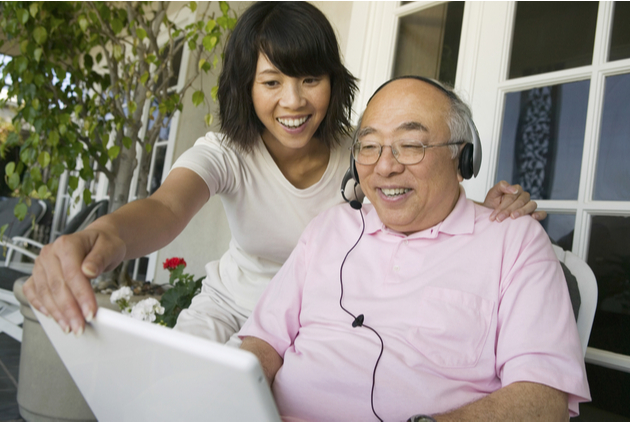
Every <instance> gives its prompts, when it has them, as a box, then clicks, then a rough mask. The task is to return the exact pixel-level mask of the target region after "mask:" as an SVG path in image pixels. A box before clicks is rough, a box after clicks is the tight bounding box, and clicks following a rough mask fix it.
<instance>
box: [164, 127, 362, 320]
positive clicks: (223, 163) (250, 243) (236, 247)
mask: <svg viewBox="0 0 630 422" xmlns="http://www.w3.org/2000/svg"><path fill="white" fill-rule="evenodd" d="M221 137H222V135H220V134H217V133H211V132H210V133H207V134H206V136H204V137H202V138H200V139H198V140H197V142H196V143H195V145H194V146H193V147H192V148H190V149H189V150H188V151H186V152H185V153H184V154H182V155H181V156H180V157H179V158H178V160H177V161H176V163H175V164H174V166H173V168H178V167H184V168H187V169H190V170H192V171H194V172H195V173H197V174H198V175H199V176H201V178H202V179H203V180H204V181H205V182H206V184H207V185H208V190H209V191H210V195H219V197H220V198H221V201H222V202H223V206H224V208H225V212H226V214H227V219H228V222H229V225H230V230H231V232H232V239H231V241H230V245H229V248H228V250H227V252H226V253H225V254H224V255H223V256H222V257H221V259H220V260H219V262H218V264H217V263H216V262H215V263H209V264H208V265H209V266H214V265H218V266H219V268H218V271H216V269H213V270H212V271H210V268H209V267H208V265H207V266H206V268H207V270H208V271H207V273H208V277H213V278H216V277H219V278H220V280H206V281H207V282H209V283H210V284H216V283H221V284H222V285H223V286H224V287H225V290H226V291H227V292H229V293H230V295H231V296H232V299H233V301H234V303H236V304H237V305H239V306H240V307H242V308H244V309H247V310H249V312H250V313H251V311H252V310H253V308H254V306H255V305H256V302H257V301H258V299H259V298H260V295H261V294H262V292H263V290H264V289H265V287H266V286H267V284H268V283H269V281H270V280H271V278H272V277H273V276H274V275H275V274H276V272H278V270H279V269H280V267H281V266H282V264H283V263H284V261H285V260H286V259H287V258H288V257H289V254H290V253H291V251H292V250H293V248H294V247H295V245H296V244H297V242H298V239H299V237H300V235H301V234H302V231H303V230H304V228H305V227H306V225H307V224H308V223H309V222H310V221H311V220H312V219H313V217H315V216H316V215H317V214H319V213H320V212H321V211H323V210H325V209H328V208H330V207H331V206H333V205H336V204H339V203H342V202H343V201H344V200H343V198H342V196H341V193H340V187H341V180H342V179H343V176H344V174H345V172H346V170H347V168H348V165H349V162H350V149H349V146H350V140H349V139H346V140H344V142H343V143H342V145H341V146H338V147H333V148H332V149H331V153H330V159H329V161H328V167H327V168H326V171H325V173H324V175H323V176H322V178H321V179H320V180H319V181H318V182H317V183H315V184H314V185H312V186H310V187H308V188H306V189H298V188H296V187H295V186H293V185H292V184H291V183H290V182H289V181H288V180H287V179H286V178H285V177H284V175H283V174H282V172H281V171H280V169H279V168H278V166H277V165H276V163H275V162H274V160H273V158H272V157H271V155H270V154H269V152H268V151H267V148H266V147H265V145H264V143H263V142H262V140H261V139H260V138H259V140H258V142H257V143H256V145H255V146H254V149H253V150H252V152H251V153H247V154H242V153H239V152H237V151H236V150H234V149H232V148H231V147H230V146H229V145H227V144H226V143H222V142H221Z"/></svg>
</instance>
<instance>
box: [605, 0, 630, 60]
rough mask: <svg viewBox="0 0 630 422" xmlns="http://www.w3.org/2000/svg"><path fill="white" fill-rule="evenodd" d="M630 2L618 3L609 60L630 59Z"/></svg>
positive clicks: (616, 4)
mask: <svg viewBox="0 0 630 422" xmlns="http://www.w3.org/2000/svg"><path fill="white" fill-rule="evenodd" d="M629 22H630V2H626V1H616V2H615V14H614V17H613V27H612V33H611V37H610V54H609V56H608V60H610V61H613V60H621V59H627V58H630V27H629V26H628V25H629Z"/></svg>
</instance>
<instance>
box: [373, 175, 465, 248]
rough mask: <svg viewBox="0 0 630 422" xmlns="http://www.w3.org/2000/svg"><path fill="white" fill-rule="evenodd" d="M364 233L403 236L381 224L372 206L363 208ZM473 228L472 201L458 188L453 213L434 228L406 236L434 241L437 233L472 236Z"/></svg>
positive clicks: (462, 188) (460, 187)
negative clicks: (457, 197)
mask: <svg viewBox="0 0 630 422" xmlns="http://www.w3.org/2000/svg"><path fill="white" fill-rule="evenodd" d="M364 210H365V233H366V234H376V233H377V232H379V231H382V232H383V233H387V234H391V235H394V236H399V237H406V236H405V235H404V234H402V233H399V232H397V231H395V230H391V229H389V228H387V227H385V225H384V224H383V223H382V222H381V219H380V218H379V217H378V214H377V212H376V210H375V209H374V207H373V206H370V207H364ZM474 228H475V206H474V204H473V202H472V201H468V200H466V192H465V191H464V187H463V186H461V185H460V186H459V199H458V200H457V203H456V204H455V208H453V211H451V213H450V214H449V215H448V216H447V217H446V218H445V219H444V220H442V221H441V222H439V223H438V224H436V225H435V226H433V227H431V228H429V229H426V230H422V231H420V232H417V233H413V234H411V235H409V236H407V237H408V238H409V239H416V238H417V239H434V238H436V237H437V236H438V234H439V233H445V234H452V235H456V234H472V233H473V231H474Z"/></svg>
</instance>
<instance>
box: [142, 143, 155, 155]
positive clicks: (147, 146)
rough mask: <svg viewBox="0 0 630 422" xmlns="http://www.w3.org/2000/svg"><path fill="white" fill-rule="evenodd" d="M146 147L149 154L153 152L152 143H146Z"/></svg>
mask: <svg viewBox="0 0 630 422" xmlns="http://www.w3.org/2000/svg"><path fill="white" fill-rule="evenodd" d="M144 149H145V150H146V151H147V154H151V150H152V149H153V146H152V145H151V144H145V145H144Z"/></svg>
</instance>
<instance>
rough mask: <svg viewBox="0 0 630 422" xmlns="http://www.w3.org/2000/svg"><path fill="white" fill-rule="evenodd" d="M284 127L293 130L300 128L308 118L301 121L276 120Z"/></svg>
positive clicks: (302, 118) (300, 119)
mask: <svg viewBox="0 0 630 422" xmlns="http://www.w3.org/2000/svg"><path fill="white" fill-rule="evenodd" d="M276 120H277V121H278V122H279V123H280V124H281V125H282V126H286V127H288V128H291V129H295V128H296V127H300V126H302V125H303V124H304V122H306V121H307V120H308V116H307V117H301V118H299V119H280V118H278V119H276Z"/></svg>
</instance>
